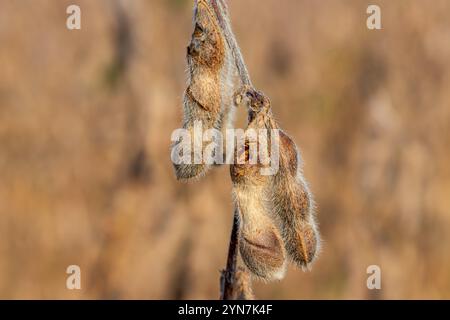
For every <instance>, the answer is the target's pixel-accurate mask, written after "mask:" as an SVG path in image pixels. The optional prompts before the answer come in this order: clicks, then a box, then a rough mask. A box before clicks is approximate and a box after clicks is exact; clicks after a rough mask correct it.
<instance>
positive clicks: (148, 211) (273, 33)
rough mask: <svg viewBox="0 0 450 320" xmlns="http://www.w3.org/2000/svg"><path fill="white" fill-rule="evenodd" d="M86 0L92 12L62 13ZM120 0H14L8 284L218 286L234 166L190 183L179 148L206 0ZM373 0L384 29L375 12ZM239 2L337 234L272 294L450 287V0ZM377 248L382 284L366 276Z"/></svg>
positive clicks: (1, 154) (2, 48)
mask: <svg viewBox="0 0 450 320" xmlns="http://www.w3.org/2000/svg"><path fill="white" fill-rule="evenodd" d="M73 3H76V4H78V5H80V6H81V9H82V30H80V31H69V30H67V29H66V27H65V23H66V17H67V15H66V13H65V11H66V7H67V6H68V5H69V4H73ZM124 3H125V6H124V9H123V10H120V9H118V8H119V7H117V5H116V4H117V1H115V0H96V1H89V0H76V1H75V0H73V1H72V0H71V1H65V0H64V1H60V0H39V1H36V0H0V298H25V299H26V298H58V299H59V298H69V299H72V298H86V299H93V298H112V299H115V298H124V299H127V298H137V299H148V298H150V299H165V298H173V299H178V298H182V299H184V298H193V299H198V298H207V299H215V298H217V297H218V294H219V281H218V279H219V270H220V269H221V268H222V267H223V266H224V265H225V259H226V250H227V246H228V237H229V233H230V228H231V220H232V216H231V212H232V203H231V196H230V191H231V182H230V179H229V172H228V167H226V166H224V167H222V168H219V169H217V170H214V171H213V172H211V173H210V174H209V175H208V176H207V177H206V178H205V179H203V180H201V181H200V182H198V183H196V184H190V185H185V184H180V183H178V182H177V181H176V180H175V178H174V174H173V171H172V166H171V162H170V153H169V146H170V135H171V132H172V130H174V129H176V128H178V127H179V126H180V123H181V101H182V93H183V89H184V85H185V79H186V76H185V67H186V66H185V48H186V45H187V43H188V41H189V38H190V34H191V19H192V11H191V10H192V1H191V0H128V1H124ZM373 3H376V4H378V5H380V6H381V9H382V22H383V30H381V31H369V30H367V28H366V18H367V15H366V8H367V6H368V5H369V4H373ZM229 6H230V10H231V14H232V19H233V25H234V30H235V33H236V36H237V38H238V41H239V42H240V45H241V47H242V50H243V54H244V56H245V59H246V61H247V63H248V67H249V70H250V72H251V74H252V77H253V81H254V83H255V85H256V86H257V87H258V88H259V89H261V90H263V91H264V92H265V93H266V94H268V95H269V96H270V97H271V99H272V102H273V105H274V112H275V114H276V116H277V118H278V120H279V122H280V123H281V125H282V127H283V128H284V129H285V130H286V131H287V132H288V133H289V134H290V135H292V136H293V137H294V139H295V141H296V142H297V144H298V145H299V146H300V147H301V150H302V152H303V158H304V160H305V174H306V177H307V179H308V180H309V182H310V184H311V188H312V190H313V192H314V194H315V197H316V201H317V204H318V212H319V214H318V217H319V222H320V226H321V231H322V234H323V238H324V245H323V251H322V254H321V256H320V258H319V260H318V261H317V263H316V264H315V265H314V268H313V270H312V271H311V272H308V273H303V272H302V271H299V270H295V269H293V268H291V269H289V271H288V275H287V278H286V279H285V280H284V281H281V282H278V283H271V284H261V283H258V284H256V285H255V293H256V295H257V297H258V298H275V299H304V298H339V299H347V298H362V299H392V298H407V299H410V298H447V299H449V298H450V90H449V89H450V16H449V12H450V1H448V0H433V1H425V0H409V1H406V0H395V1H393V0H390V1H387V0H385V1H382V0H377V1H370V3H369V2H368V1H363V0H351V1H336V0H321V1H313V0H282V1H277V0H264V1H261V0H245V1H243V0H241V1H238V0H229ZM240 118H241V119H240V121H239V123H240V124H241V125H242V124H243V123H244V122H243V121H242V120H243V116H242V115H241V117H240ZM70 264H77V265H79V266H80V267H81V270H82V290H80V291H77V290H75V291H69V290H67V289H66V287H65V281H66V277H67V275H66V273H65V270H66V268H67V266H68V265H70ZM372 264H376V265H379V266H380V267H381V269H382V290H381V291H377V292H374V291H369V290H367V288H366V278H367V274H366V268H367V266H369V265H372Z"/></svg>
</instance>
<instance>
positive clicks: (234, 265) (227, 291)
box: [220, 208, 253, 300]
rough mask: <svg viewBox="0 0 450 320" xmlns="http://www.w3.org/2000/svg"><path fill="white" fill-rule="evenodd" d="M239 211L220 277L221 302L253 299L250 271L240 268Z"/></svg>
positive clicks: (235, 216)
mask: <svg viewBox="0 0 450 320" xmlns="http://www.w3.org/2000/svg"><path fill="white" fill-rule="evenodd" d="M238 210H239V209H238V208H236V209H235V211H234V215H233V227H232V230H231V237H230V245H229V248H228V258H227V266H226V269H225V270H223V271H222V274H221V277H220V299H221V300H249V299H253V293H252V290H251V284H250V275H249V274H248V271H247V270H246V269H245V268H243V267H239V266H238V254H239V250H238V249H239V211H238Z"/></svg>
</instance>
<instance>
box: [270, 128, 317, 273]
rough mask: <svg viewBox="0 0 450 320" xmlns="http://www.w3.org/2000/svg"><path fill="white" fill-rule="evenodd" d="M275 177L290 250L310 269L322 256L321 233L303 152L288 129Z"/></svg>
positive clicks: (275, 198)
mask: <svg viewBox="0 0 450 320" xmlns="http://www.w3.org/2000/svg"><path fill="white" fill-rule="evenodd" d="M273 180H274V183H273V191H274V192H273V200H272V202H273V204H274V212H275V214H276V216H277V217H278V218H279V221H280V228H281V234H282V236H283V239H284V243H285V246H286V251H287V253H288V255H289V256H290V258H291V260H292V261H293V262H294V263H296V264H297V265H298V266H299V267H301V268H308V267H309V266H310V264H311V263H312V262H313V261H314V259H315V258H316V257H317V255H318V252H319V249H320V234H319V230H318V227H317V223H316V220H315V212H314V202H313V199H312V194H311V192H310V191H309V188H308V185H307V183H306V181H305V178H304V176H303V172H302V166H301V158H300V153H299V151H298V149H297V146H296V145H295V143H294V142H293V141H292V139H291V138H290V137H289V136H288V135H286V134H285V133H284V132H281V133H280V168H279V171H278V173H277V174H276V175H275V176H274V177H273Z"/></svg>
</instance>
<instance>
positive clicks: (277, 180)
mask: <svg viewBox="0 0 450 320" xmlns="http://www.w3.org/2000/svg"><path fill="white" fill-rule="evenodd" d="M239 97H240V99H242V100H243V102H244V103H245V104H247V108H248V112H249V122H250V124H251V126H254V127H257V128H265V129H268V130H271V129H279V126H278V124H277V123H276V121H275V120H274V118H273V115H272V111H271V104H270V100H269V99H268V98H267V97H266V96H265V95H264V94H262V93H261V92H258V91H256V90H254V89H252V88H249V87H246V88H244V89H243V91H242V93H240V95H239ZM279 132H280V144H279V145H280V150H279V156H280V164H279V170H278V172H277V173H276V174H275V175H273V176H269V177H264V185H265V186H266V188H265V189H266V196H267V198H268V199H269V201H267V202H268V203H269V206H270V207H269V211H270V212H271V214H270V215H267V216H270V217H271V218H272V219H273V220H274V221H275V222H276V225H277V226H278V228H279V229H280V231H281V236H282V239H283V242H284V246H285V249H286V252H287V254H288V255H289V257H290V258H291V260H292V261H293V262H294V263H295V264H296V265H297V266H299V267H302V268H308V267H309V266H310V264H311V263H312V262H313V260H314V258H315V257H316V256H317V254H318V251H319V248H320V235H319V232H318V228H317V224H316V222H315V213H314V204H313V200H312V195H311V193H310V191H309V189H308V186H307V184H306V181H305V179H304V177H303V173H302V170H301V158H300V153H299V151H298V149H297V146H296V145H295V143H294V142H293V141H292V139H291V138H290V137H289V136H288V135H286V134H285V133H284V132H283V131H281V130H280V131H279ZM238 168H239V167H238ZM235 171H237V172H236V173H235V175H236V176H237V177H239V179H241V180H242V179H247V180H248V179H250V178H249V177H246V178H243V177H240V174H241V173H240V172H239V170H236V169H235ZM248 174H249V175H250V176H252V175H253V176H254V177H257V174H256V172H255V171H254V170H253V171H252V172H248ZM252 179H254V180H257V179H259V180H260V179H261V177H260V178H252ZM267 190H268V191H267Z"/></svg>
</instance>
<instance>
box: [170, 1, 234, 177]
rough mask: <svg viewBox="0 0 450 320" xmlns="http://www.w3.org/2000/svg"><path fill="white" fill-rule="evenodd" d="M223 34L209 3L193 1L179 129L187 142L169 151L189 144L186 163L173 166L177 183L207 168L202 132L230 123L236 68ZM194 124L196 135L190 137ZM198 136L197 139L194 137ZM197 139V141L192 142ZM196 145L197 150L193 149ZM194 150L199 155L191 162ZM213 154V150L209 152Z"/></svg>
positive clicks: (176, 145) (210, 156)
mask: <svg viewBox="0 0 450 320" xmlns="http://www.w3.org/2000/svg"><path fill="white" fill-rule="evenodd" d="M232 61H233V60H232V57H231V52H230V50H229V48H228V45H227V43H226V40H225V38H224V35H223V32H222V30H221V28H220V26H219V24H218V21H217V16H216V14H215V12H214V10H213V8H212V6H211V3H210V1H209V0H196V2H195V8H194V32H193V34H192V39H191V42H190V44H189V47H188V48H187V63H188V86H187V89H186V91H185V95H184V101H183V105H184V108H183V112H184V117H183V129H186V130H188V132H189V133H190V138H191V139H190V140H189V141H181V140H180V141H177V142H175V143H174V144H173V146H172V152H175V150H178V148H180V144H181V143H189V144H190V150H191V157H190V159H191V160H190V161H189V163H181V164H179V163H178V164H174V167H175V173H176V176H177V178H178V179H179V180H189V179H192V178H196V177H200V176H201V175H203V174H205V173H206V172H207V170H208V169H209V168H210V167H211V163H209V162H207V161H206V160H207V158H208V157H209V158H214V155H212V154H209V155H205V154H204V153H203V151H204V150H205V146H206V145H208V144H210V143H211V141H206V142H204V141H203V133H204V132H205V131H207V130H210V129H215V130H220V131H222V130H225V129H226V127H229V126H230V125H231V121H232V120H233V112H234V109H233V90H234V89H233V86H234V81H235V78H236V70H235V69H236V68H235V65H234V64H233V62H232ZM196 125H197V127H198V128H200V130H199V132H198V133H196V134H194V128H195V126H196ZM198 135H200V136H198ZM195 139H197V141H195ZM194 143H199V144H200V147H199V148H196V147H194V145H193V144H194ZM195 150H197V151H198V150H200V152H201V155H197V156H199V157H198V158H197V159H199V160H200V161H197V162H196V161H195V159H196V157H194V152H195ZM210 152H211V153H213V152H214V150H213V149H211V151H210Z"/></svg>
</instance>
